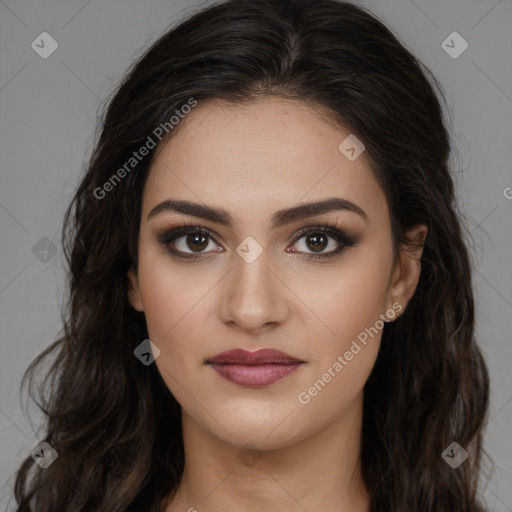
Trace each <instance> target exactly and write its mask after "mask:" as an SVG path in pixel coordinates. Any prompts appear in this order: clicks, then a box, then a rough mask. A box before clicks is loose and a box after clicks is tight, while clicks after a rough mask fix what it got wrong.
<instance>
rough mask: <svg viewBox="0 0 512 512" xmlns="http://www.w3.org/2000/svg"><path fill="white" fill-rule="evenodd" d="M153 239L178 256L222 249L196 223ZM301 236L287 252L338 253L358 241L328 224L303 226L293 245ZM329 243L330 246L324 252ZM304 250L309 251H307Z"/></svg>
mask: <svg viewBox="0 0 512 512" xmlns="http://www.w3.org/2000/svg"><path fill="white" fill-rule="evenodd" d="M157 238H158V241H159V242H160V243H161V244H162V245H164V246H165V247H166V248H167V250H168V251H169V252H170V253H171V254H172V255H174V256H177V257H180V258H185V259H191V260H198V259H202V258H205V257H207V256H209V255H211V253H212V252H223V249H222V248H221V247H220V246H219V245H218V244H217V243H216V242H215V238H214V237H213V236H212V234H211V232H210V231H209V230H207V229H205V228H202V227H200V226H191V225H183V226H180V227H178V228H175V229H171V230H168V231H165V232H164V233H161V234H160V235H158V237H157ZM302 239H304V241H303V242H302V248H301V249H299V250H297V249H296V248H292V249H291V250H288V249H287V252H289V253H292V254H304V255H305V256H304V257H305V258H306V259H310V260H315V259H328V258H334V257H336V256H341V253H342V252H343V251H344V250H345V248H347V247H354V246H356V245H357V241H358V238H357V237H355V236H353V235H349V234H347V233H345V232H344V231H340V230H339V229H336V228H334V227H330V226H328V225H326V226H312V227H307V228H304V229H303V230H302V231H301V232H300V233H299V235H298V236H296V237H295V240H294V242H293V243H294V244H297V242H299V241H301V240H302ZM299 245H300V244H299ZM331 246H334V247H333V248H331V250H328V251H325V249H327V248H330V247H331ZM292 247H293V246H292ZM308 249H309V250H311V251H312V252H308Z"/></svg>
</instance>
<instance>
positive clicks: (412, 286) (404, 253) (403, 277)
mask: <svg viewBox="0 0 512 512" xmlns="http://www.w3.org/2000/svg"><path fill="white" fill-rule="evenodd" d="M427 233H428V227H427V226H426V224H418V225H416V226H414V227H413V228H411V229H410V230H408V231H407V233H406V234H407V237H408V238H409V240H411V243H410V244H407V245H406V246H402V247H400V253H399V259H398V261H397V262H396V265H395V269H394V272H393V277H392V282H391V289H390V297H391V299H392V300H391V303H392V304H393V303H395V302H397V303H399V304H400V305H401V306H402V309H401V311H403V310H404V309H405V308H406V307H407V304H408V303H409V301H410V300H411V298H412V296H413V295H414V292H415V291H416V287H417V285H418V281H419V279H420V274H421V256H422V254H423V248H424V243H425V239H426V237H427Z"/></svg>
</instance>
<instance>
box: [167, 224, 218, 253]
mask: <svg viewBox="0 0 512 512" xmlns="http://www.w3.org/2000/svg"><path fill="white" fill-rule="evenodd" d="M180 239H182V240H180ZM158 241H159V242H160V243H161V244H162V245H164V246H165V247H166V248H167V250H168V251H169V252H170V253H171V254H173V255H176V256H178V257H181V258H190V259H193V260H197V259H199V258H203V257H204V256H206V249H208V247H210V245H211V243H210V242H211V241H214V238H213V237H212V235H211V233H210V231H208V230H207V229H204V228H201V227H199V226H189V225H185V226H180V227H178V228H176V229H172V230H170V231H166V232H164V233H162V234H160V235H158ZM212 250H213V251H216V252H221V251H219V246H218V245H217V248H216V249H214V248H211V247H210V251H208V252H211V251H212ZM189 251H191V252H189Z"/></svg>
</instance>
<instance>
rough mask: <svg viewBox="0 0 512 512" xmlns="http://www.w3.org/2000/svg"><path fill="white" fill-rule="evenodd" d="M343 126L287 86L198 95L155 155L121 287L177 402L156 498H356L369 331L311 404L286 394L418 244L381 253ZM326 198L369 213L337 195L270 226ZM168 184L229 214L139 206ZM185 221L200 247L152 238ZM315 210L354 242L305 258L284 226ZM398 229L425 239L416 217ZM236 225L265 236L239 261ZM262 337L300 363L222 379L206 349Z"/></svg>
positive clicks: (412, 280)
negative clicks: (237, 100) (179, 448)
mask: <svg viewBox="0 0 512 512" xmlns="http://www.w3.org/2000/svg"><path fill="white" fill-rule="evenodd" d="M348 134H349V132H348V131H342V130H340V129H339V128H338V127H336V126H335V125H334V124H333V123H332V122H330V121H329V119H328V118H327V117H325V116H323V115H322V114H321V112H320V111H318V110H317V111H315V110H313V109H311V108H310V107H309V106H308V105H307V104H303V103H300V102H296V101H291V100H284V99H278V98H265V99H261V100H257V101H253V102H250V103H245V104H243V105H232V104H228V103H225V102H220V101H209V102H204V103H200V104H199V105H198V106H197V107H196V108H195V109H194V110H193V111H192V112H191V113H190V114H189V115H188V116H187V117H186V119H185V120H183V121H181V124H180V126H179V131H177V132H176V133H175V134H174V136H173V137H172V138H171V139H169V140H168V141H167V142H166V143H165V144H163V145H162V146H161V147H159V150H158V152H157V154H156V155H155V159H154V161H153V163H152V165H151V169H150V174H149V177H148V180H147V183H146V185H145V189H144V192H143V204H142V217H141V223H140V238H139V248H138V250H139V268H138V273H136V272H135V269H133V268H132V269H131V270H130V271H129V273H128V278H129V287H128V297H129V300H130V303H131V305H132V306H133V307H134V308H135V309H136V310H137V311H143V312H144V314H145V317H146V322H147V326H148V333H149V337H150V339H151V340H152V342H153V343H154V344H155V345H156V346H157V347H158V348H159V349H160V351H161V352H160V355H159V356H158V357H157V359H156V360H155V363H154V364H156V365H157V367H158V370H159V372H160V374H161V375H162V378H163V380H164V381H165V383H166V385H167V386H168V388H169V390H170V391H171V392H172V393H173V395H174V396H175V397H176V399H177V400H178V402H179V403H180V405H181V407H182V412H183V415H182V416H183V423H182V425H183V438H184V446H185V461H186V462H185V471H184V475H183V479H182V482H181V484H180V486H179V488H178V490H177V492H176V493H175V494H173V495H170V496H169V498H168V501H167V502H166V506H167V508H166V512H174V511H178V510H179V511H188V510H190V511H191V512H192V511H193V510H197V511H198V512H203V511H208V512H218V511H225V510H244V511H249V512H250V511H261V510H285V511H289V512H294V511H304V509H306V510H308V511H309V512H315V511H320V510H322V511H324V510H334V509H335V510H337V511H340V512H364V511H368V510H369V508H368V507H369V496H368V492H367V489H366V488H365V485H364V483H363V480H362V477H361V467H360V446H361V426H362V411H363V409H362V404H363V387H364V385H365V383H366V381H367V379H368V377H369V375H370V372H371V370H372V368H373V365H374V363H375V360H376V357H377V354H378V350H379V345H380V339H381V334H382V330H379V332H378V334H377V335H375V336H374V337H372V338H369V339H368V343H367V345H366V346H363V345H361V344H360V343H359V345H361V347H362V350H361V351H360V352H358V353H357V355H355V356H354V357H353V358H352V360H350V361H348V362H347V365H346V366H344V367H343V370H342V371H340V372H338V373H336V372H335V377H333V378H331V380H330V382H328V383H327V384H326V385H325V387H323V389H321V391H320V392H318V393H317V394H316V396H314V397H311V400H310V401H309V403H307V404H302V403H300V402H299V400H298V395H299V393H301V392H304V391H306V392H307V390H308V389H309V388H311V386H312V385H313V383H314V382H315V381H318V379H321V378H322V375H323V374H325V372H326V371H327V369H328V368H330V367H332V366H333V364H334V363H335V362H336V361H337V358H338V356H340V355H341V356H343V354H345V352H347V351H348V350H349V349H350V347H351V344H352V342H353V341H354V340H356V339H357V336H358V334H360V333H361V332H362V331H364V329H365V328H369V327H370V326H374V325H375V323H376V321H377V320H378V319H379V318H381V317H379V315H382V314H385V312H386V310H388V309H389V308H392V305H393V304H394V303H395V304H396V303H398V304H399V305H400V306H401V308H402V312H403V310H404V309H405V307H406V306H407V303H408V301H409V300H410V298H411V297H412V295H413V294H414V291H415V289H416V285H417V282H418V279H419V275H420V271H421V264H420V261H419V258H420V257H421V252H422V250H421V249H417V250H416V251H415V252H405V251H401V253H400V258H399V260H397V261H394V260H393V253H392V239H391V227H390V219H389V214H388V206H387V202H386V199H385V196H384V194H383V192H382V190H381V189H380V188H379V186H378V184H377V182H376V181H375V180H374V178H373V176H372V173H371V170H370V167H369V165H368V163H367V161H366V159H365V155H364V153H363V154H362V155H361V156H360V157H358V158H357V159H356V160H354V161H350V160H349V159H347V158H346V157H345V156H344V155H343V154H342V153H341V152H340V151H339V150H338V146H339V144H340V143H341V142H342V141H343V140H344V139H345V137H346V136H347V135H348ZM329 197H340V198H344V199H347V200H349V201H351V202H353V203H355V204H357V205H358V206H359V207H360V208H362V209H363V210H364V212H366V215H367V221H365V220H364V219H363V218H362V217H361V216H359V215H358V214H356V213H354V212H351V211H346V210H337V211H331V212H329V213H324V214H321V215H317V216H315V217H310V218H307V219H298V220H295V221H293V222H292V223H290V224H287V225H285V226H281V227H278V228H275V229H272V228H271V226H270V218H271V215H272V214H273V213H274V212H276V211H277V210H280V209H283V208H289V207H293V206H296V205H298V204H301V203H305V202H313V201H319V200H323V199H326V198H329ZM171 198H172V199H181V200H190V201H193V202H197V203H201V204H206V205H209V206H215V207H219V208H223V209H225V210H227V211H228V212H229V213H230V214H231V215H232V216H233V219H234V226H233V227H232V228H228V227H225V226H222V225H220V224H217V223H215V222H213V221H210V220H204V219H200V218H197V217H192V216H189V215H184V214H182V213H176V212H172V211H164V212H161V213H159V214H158V215H155V216H153V217H152V218H151V219H150V220H148V218H147V217H148V214H149V212H150V211H151V210H152V209H153V208H154V207H155V206H156V205H157V204H159V203H160V202H162V201H164V200H166V199H171ZM184 222H186V223H189V224H190V225H193V226H201V227H204V228H206V229H208V230H209V231H210V232H211V234H212V237H213V238H207V239H206V240H207V241H206V243H207V246H206V245H205V244H203V246H201V243H202V240H201V239H200V240H199V242H198V241H195V242H194V240H192V245H187V236H186V235H181V237H180V238H179V239H177V240H175V241H174V246H175V247H176V248H178V249H180V250H182V251H184V252H186V253H189V254H198V253H199V254H201V251H202V253H203V254H204V253H207V255H206V256H204V257H203V259H202V260H197V261H191V260H186V259H183V260H182V259H180V258H178V257H175V256H172V255H171V254H170V253H169V252H168V251H167V249H166V247H165V246H164V245H162V244H161V243H160V242H159V241H158V239H157V235H158V234H159V233H160V232H163V231H165V230H166V229H168V228H172V227H175V226H176V225H178V224H179V223H184ZM326 223H328V224H329V225H330V226H333V227H334V226H335V225H336V223H337V227H338V229H340V228H341V229H344V230H345V231H346V232H348V233H349V234H352V235H355V236H357V237H358V238H359V239H358V243H357V246H355V247H346V248H345V250H344V252H342V253H341V256H340V257H338V258H336V257H334V258H332V259H325V260H309V259H307V255H311V254H317V252H316V251H315V246H314V245H313V244H311V243H307V237H305V236H302V238H300V239H299V240H297V241H295V240H296V238H297V236H296V235H298V234H299V230H301V229H302V228H305V227H310V226H311V227H317V226H323V225H325V224H326ZM408 234H409V236H412V237H415V238H416V239H417V240H419V241H423V240H424V237H425V236H426V234H427V226H425V225H418V226H415V227H414V228H413V229H411V230H410V231H409V232H408ZM248 236H250V237H252V238H254V239H255V240H256V241H257V243H258V244H259V245H260V246H261V248H262V250H263V252H262V253H261V254H260V255H259V256H258V257H257V258H256V259H255V261H253V262H251V263H248V262H247V261H246V260H244V259H243V258H242V257H240V256H239V254H238V253H237V252H236V248H237V247H238V246H240V244H242V242H243V241H244V240H245V239H246V237H248ZM189 239H190V237H189ZM194 243H195V244H196V245H193V244H194ZM322 244H323V245H321V247H322V248H323V250H321V251H320V252H323V253H329V252H331V251H333V250H334V249H336V248H337V247H338V242H336V240H335V239H333V238H331V237H328V238H327V239H325V240H323V241H322ZM327 244H328V245H327ZM291 248H295V250H296V251H297V252H296V253H291V252H289V251H290V250H291ZM215 249H218V250H219V251H220V252H216V251H215ZM397 317H398V315H396V316H395V319H396V318H397ZM263 347H269V348H274V349H278V350H281V351H283V352H285V353H288V354H290V355H292V356H294V357H296V358H298V359H300V360H302V361H304V362H305V364H303V365H302V366H301V367H300V368H299V369H298V370H297V371H296V372H294V373H293V374H292V375H289V376H288V377H286V378H285V379H283V380H280V381H278V382H275V383H273V384H271V385H268V386H266V387H262V388H247V387H244V386H241V385H237V384H234V383H232V382H229V381H227V380H225V379H223V378H222V377H220V376H219V375H218V374H217V373H216V372H215V371H214V370H213V369H212V368H211V367H210V366H209V365H208V364H205V361H206V360H207V359H208V357H212V356H213V355H215V354H217V353H219V352H223V351H225V350H229V349H234V348H245V349H247V350H256V349H258V348H263ZM331 372H332V370H331ZM247 443H251V447H247V446H246V445H247ZM244 447H245V448H244ZM251 450H252V451H251ZM243 456H246V458H243ZM251 457H252V458H251Z"/></svg>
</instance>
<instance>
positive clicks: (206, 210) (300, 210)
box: [148, 197, 368, 228]
mask: <svg viewBox="0 0 512 512" xmlns="http://www.w3.org/2000/svg"><path fill="white" fill-rule="evenodd" d="M335 210H345V211H349V212H353V213H356V214H358V215H359V216H361V217H362V218H363V219H364V221H365V222H367V221H368V215H367V214H366V212H365V211H364V210H363V209H362V208H361V207H360V206H358V205H357V204H355V203H352V202H351V201H348V200H347V199H342V198H339V197H332V198H329V199H325V200H323V201H318V202H314V203H303V204H299V205H297V206H293V207H291V208H286V209H283V210H278V211H277V212H275V213H274V214H273V215H272V217H271V226H272V228H278V227H280V226H284V225H286V224H290V223H291V222H294V221H296V220H299V219H303V218H307V217H314V216H315V215H321V214H323V213H328V212H332V211H335ZM169 211H172V212H178V213H182V214H185V215H191V216H193V217H199V218H202V219H206V220H210V221H212V222H215V223H217V224H221V225H223V226H226V227H228V228H232V227H233V225H234V221H233V217H232V216H231V214H230V213H229V212H228V211H226V210H223V209H221V208H216V207H213V206H206V205H204V204H199V203H193V202H191V201H182V200H177V199H167V200H166V201H162V202H161V203H159V204H157V205H156V206H155V207H154V208H153V209H152V210H151V211H150V212H149V215H148V220H149V219H151V218H152V217H154V216H155V215H158V214H159V213H162V212H169Z"/></svg>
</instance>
